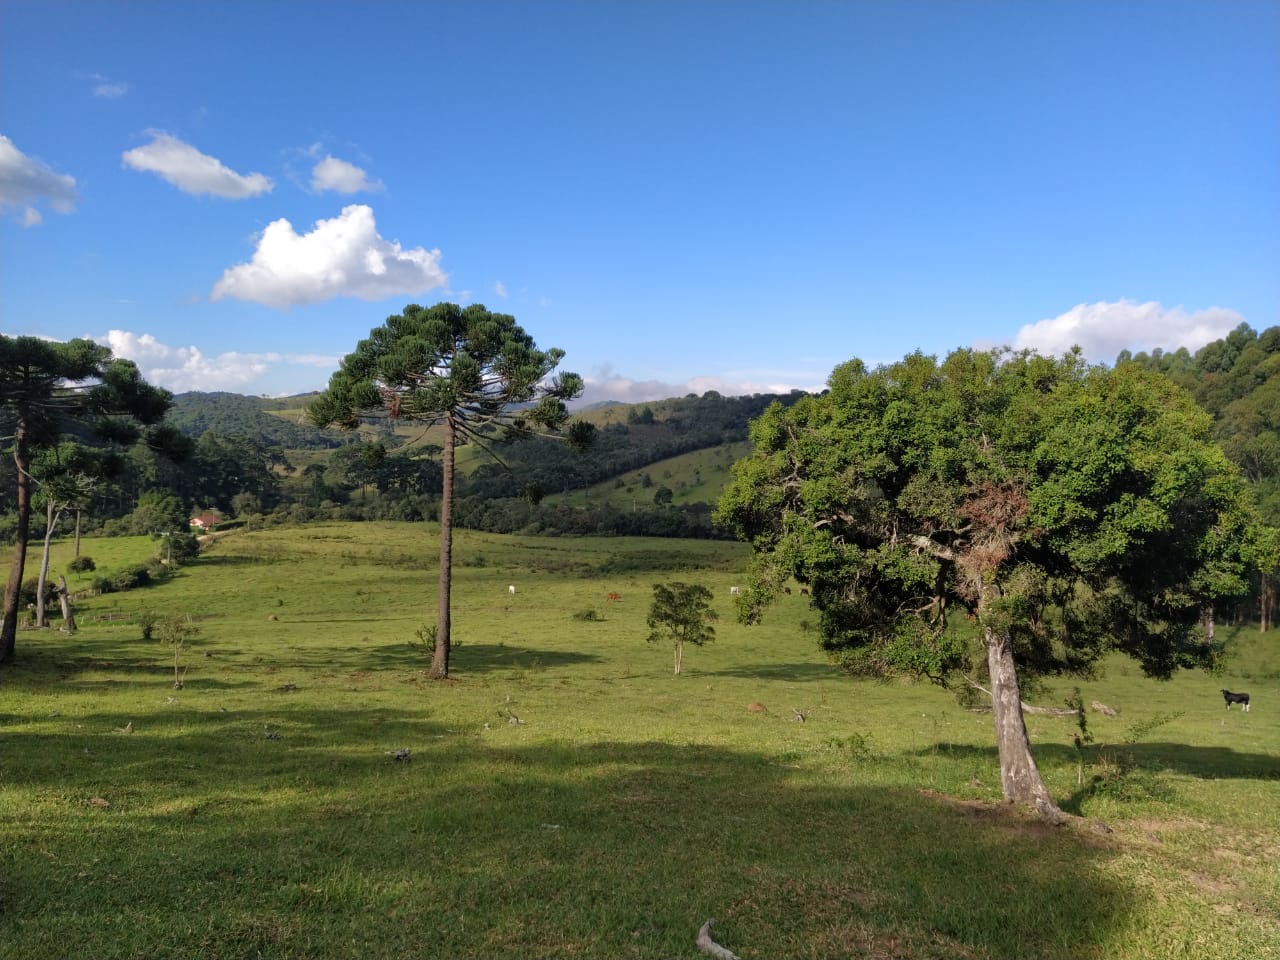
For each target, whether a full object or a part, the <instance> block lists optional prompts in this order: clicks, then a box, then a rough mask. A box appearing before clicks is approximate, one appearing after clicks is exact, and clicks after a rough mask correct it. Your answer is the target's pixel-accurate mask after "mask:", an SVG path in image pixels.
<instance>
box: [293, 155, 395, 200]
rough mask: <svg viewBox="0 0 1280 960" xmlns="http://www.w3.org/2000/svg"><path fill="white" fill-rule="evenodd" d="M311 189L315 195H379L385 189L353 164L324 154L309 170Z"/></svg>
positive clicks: (379, 182)
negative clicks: (326, 193) (330, 193)
mask: <svg viewBox="0 0 1280 960" xmlns="http://www.w3.org/2000/svg"><path fill="white" fill-rule="evenodd" d="M311 189H312V190H313V191H314V192H316V193H324V192H326V191H328V192H332V193H381V192H382V191H383V190H384V189H386V188H385V187H384V186H383V183H382V181H381V180H370V179H369V175H368V174H367V173H366V172H365V171H364V170H363V169H361V168H360V167H357V166H356V165H355V164H354V163H348V162H347V161H346V160H339V159H338V158H337V157H335V156H332V155H328V154H326V155H325V158H324V159H323V160H321V161H320V162H319V163H317V164H316V165H315V166H314V167H312V168H311Z"/></svg>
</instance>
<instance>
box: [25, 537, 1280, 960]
mask: <svg viewBox="0 0 1280 960" xmlns="http://www.w3.org/2000/svg"><path fill="white" fill-rule="evenodd" d="M435 534H436V528H435V527H433V526H431V525H424V524H332V525H314V526H305V527H299V528H293V529H273V530H266V531H258V532H238V533H235V534H231V535H228V536H225V537H223V538H221V539H219V540H217V541H216V542H214V543H213V544H212V545H211V546H210V547H209V548H208V550H207V551H206V553H205V555H204V557H203V558H202V559H201V560H200V561H199V562H197V563H195V564H192V565H191V566H188V567H186V568H184V569H182V570H181V571H179V572H178V573H177V575H175V576H174V577H173V578H172V579H170V580H168V581H167V582H165V583H163V584H160V585H156V586H153V587H150V588H145V589H139V590H135V591H130V592H128V593H121V594H107V595H102V596H97V597H93V598H91V599H85V600H82V601H80V602H79V604H78V608H77V613H78V617H79V621H80V628H81V629H80V632H79V633H78V634H77V635H75V636H74V637H69V636H66V635H63V634H60V633H58V632H56V631H40V632H37V631H34V630H24V631H22V632H20V633H19V637H18V644H19V645H18V659H17V663H16V664H15V665H14V666H13V667H12V668H9V669H7V670H6V671H5V672H4V674H3V675H2V677H0V683H2V684H3V685H2V686H0V722H2V724H3V727H2V730H0V732H2V734H3V742H2V743H0V750H2V753H0V763H2V767H0V769H2V771H3V781H2V782H0V898H2V904H0V909H2V911H3V912H2V914H0V956H2V957H4V958H5V960H26V958H32V960H38V958H94V960H108V958H126V957H127V958H170V957H172V958H239V957H254V958H259V957H261V958H311V957H315V958H329V957H333V958H360V960H378V958H403V957H414V958H430V957H440V958H507V957H510V958H535V957H547V958H552V957H584V958H614V957H633V958H674V957H695V956H699V955H700V954H698V953H697V951H696V949H695V947H694V943H693V940H694V936H695V934H696V932H697V929H698V927H699V926H700V925H701V924H702V923H703V922H704V921H705V920H707V919H708V918H710V917H715V918H717V927H716V938H717V939H718V940H719V941H720V942H721V943H723V944H724V945H725V946H727V947H729V948H730V949H732V950H733V951H734V952H736V953H738V954H740V955H741V956H742V957H744V958H748V960H771V958H772V960H780V958H802V957H814V958H827V957H876V958H926V957H928V958H953V957H965V958H1041V957H1042V958H1138V957H1149V958H1160V960H1172V958H1184V957H1185V958H1197V960H1198V958H1207V957H1212V958H1215V960H1226V958H1242V960H1243V958H1249V960H1259V958H1262V957H1269V956H1280V920H1278V919H1277V918H1278V917H1280V867H1278V866H1277V864H1280V643H1278V640H1280V634H1271V635H1269V636H1268V637H1260V636H1259V635H1258V634H1257V633H1256V631H1247V630H1242V631H1241V632H1240V633H1239V635H1238V638H1237V640H1236V643H1235V647H1236V656H1235V658H1234V659H1233V661H1232V663H1231V664H1230V666H1229V667H1228V669H1227V672H1226V674H1225V675H1224V676H1220V677H1214V676H1208V675H1204V674H1192V673H1188V674H1183V675H1180V676H1178V677H1176V678H1175V679H1174V680H1172V681H1170V682H1167V683H1157V682H1155V681H1149V680H1145V679H1143V678H1142V677H1141V675H1140V672H1139V671H1138V669H1137V667H1136V666H1134V665H1131V664H1128V663H1126V662H1124V661H1120V660H1116V661H1109V662H1108V663H1107V664H1106V669H1105V671H1104V672H1103V674H1102V675H1101V676H1100V677H1099V678H1097V679H1094V680H1090V681H1087V682H1084V683H1082V684H1081V689H1082V692H1083V696H1084V700H1085V702H1086V703H1089V702H1090V701H1092V700H1100V701H1102V702H1104V703H1107V704H1109V705H1111V706H1113V707H1115V708H1117V709H1118V710H1119V711H1120V712H1119V715H1118V716H1117V717H1115V718H1108V717H1104V716H1102V715H1101V714H1098V713H1090V714H1089V728H1090V731H1091V733H1092V734H1093V736H1094V737H1095V742H1094V743H1093V744H1092V745H1090V746H1089V747H1088V748H1087V750H1086V751H1085V753H1084V755H1083V758H1082V757H1081V756H1080V755H1079V754H1078V752H1077V750H1076V749H1075V748H1074V746H1073V745H1072V739H1071V738H1072V734H1073V733H1074V732H1075V727H1074V724H1073V722H1072V721H1071V720H1070V719H1058V718H1050V717H1043V716H1032V717H1030V718H1029V723H1030V727H1031V731H1032V736H1033V739H1034V741H1035V744H1036V751H1037V758H1038V760H1039V761H1040V763H1041V766H1042V768H1043V769H1044V771H1045V774H1046V778H1047V780H1048V782H1049V784H1050V786H1051V789H1052V790H1053V791H1054V793H1055V795H1056V796H1057V797H1058V798H1059V800H1060V802H1062V803H1063V804H1064V805H1066V806H1067V807H1068V808H1069V809H1071V810H1073V811H1074V812H1077V813H1081V814H1083V815H1084V816H1086V817H1089V818H1091V819H1101V820H1104V821H1105V822H1106V823H1107V824H1109V825H1110V827H1111V828H1112V831H1113V832H1111V833H1108V834H1103V833H1096V832H1092V831H1090V830H1075V829H1051V828H1047V827H1044V826H1042V825H1040V824H1039V823H1037V822H1035V821H1032V820H1029V819H1027V818H1025V817H1023V816H1020V815H1019V814H1017V813H1016V812H1015V811H1012V810H1010V809H1008V808H1006V807H1003V806H1002V805H1000V804H999V802H998V801H999V796H1000V789H999V782H1000V781H999V772H998V767H997V762H996V757H995V751H994V746H993V737H992V731H991V720H990V715H989V714H987V713H981V712H974V711H971V710H967V709H965V708H963V707H961V706H960V705H958V704H957V702H956V700H955V698H954V697H953V696H952V695H951V694H950V693H948V692H947V691H944V690H941V689H938V688H936V687H933V686H929V685H912V684H907V683H875V682H868V681H855V680H851V679H849V678H847V677H844V676H841V675H840V674H839V673H837V672H835V671H834V670H833V669H832V668H831V667H830V666H829V665H828V664H827V663H826V661H825V660H824V658H823V655H822V654H821V652H820V651H819V650H818V648H817V644H816V639H815V624H816V620H817V617H816V614H815V613H814V611H812V610H810V609H809V608H808V606H807V601H806V598H804V597H802V596H800V595H799V592H798V591H796V592H795V593H794V594H793V595H791V596H788V597H785V598H783V600H782V602H781V603H780V604H779V605H778V607H777V608H776V609H775V610H773V611H772V612H771V614H770V615H769V617H768V618H767V620H766V622H765V623H764V624H763V625H762V626H758V627H751V628H748V627H743V626H740V625H739V624H737V623H736V622H735V620H734V616H733V606H732V603H731V597H730V587H731V586H732V585H733V584H735V583H737V582H739V579H740V577H741V575H742V574H741V571H742V569H743V568H744V566H745V563H746V560H747V553H746V549H745V548H744V547H743V546H741V545H736V544H723V543H720V544H716V543H703V542H691V541H667V540H605V539H571V538H558V539H538V538H516V537H502V536H491V535H481V534H473V533H469V532H465V531H464V532H461V533H460V534H459V536H458V538H457V549H456V554H455V559H456V569H455V582H454V624H455V636H456V639H457V640H458V646H457V648H456V649H455V651H454V656H453V664H452V666H453V672H454V677H453V679H451V680H449V681H447V682H433V681H431V680H428V679H427V677H426V667H427V664H428V660H429V655H428V652H427V651H426V650H424V649H423V647H422V645H421V643H420V639H419V637H418V636H417V633H418V631H419V630H420V629H421V628H422V627H423V626H424V624H426V623H430V622H433V621H434V610H435V589H436V588H435V577H436V566H435V556H436V549H437V544H436V539H435ZM82 549H83V552H84V553H87V554H90V555H93V556H95V559H99V560H100V565H101V559H100V558H101V557H105V556H108V555H109V554H110V555H111V563H123V562H125V560H127V559H128V558H127V557H126V556H124V555H123V553H122V551H127V550H129V549H132V550H136V551H137V554H136V555H137V556H138V557H141V556H143V555H145V553H146V552H148V551H151V550H153V549H154V548H153V546H152V545H151V544H149V543H147V542H146V541H92V540H90V541H86V542H85V544H84V546H83V548H82ZM112 551H114V553H112ZM69 556H70V547H69V545H66V544H60V545H59V546H58V552H57V553H56V554H55V557H54V560H55V564H54V565H55V568H60V565H62V564H65V562H66V560H67V559H68V558H69ZM31 569H32V572H34V569H35V566H34V561H33V565H32V568H31ZM673 579H684V580H688V581H692V582H698V583H703V584H706V585H707V586H708V587H710V588H711V589H712V590H713V592H714V594H715V596H716V598H717V600H716V606H717V609H718V612H719V614H720V618H721V619H720V621H719V622H718V624H717V628H716V629H717V639H716V641H715V643H714V644H712V645H709V646H706V647H703V648H694V649H691V650H688V651H687V652H686V655H685V662H684V673H683V674H682V675H681V676H679V677H675V676H672V673H671V649H670V647H669V646H666V645H663V646H652V645H649V644H646V643H645V636H646V634H647V632H648V630H647V627H646V625H645V617H646V614H647V612H648V608H649V601H650V598H651V594H652V584H653V583H654V582H658V581H669V580H673ZM72 580H73V586H74V585H75V581H74V578H72ZM509 584H514V585H515V587H516V592H515V594H511V593H509V592H508V585H509ZM609 592H614V593H617V594H620V596H621V600H620V601H617V602H607V601H606V594H608V593H609ZM144 609H145V610H150V611H154V612H156V613H159V614H162V615H167V614H171V613H184V614H187V615H190V616H192V617H193V618H195V620H196V621H197V623H198V626H199V628H200V635H199V637H198V638H197V639H196V641H195V642H194V643H193V644H192V645H190V646H189V647H188V648H185V649H183V650H182V651H181V668H182V669H184V670H185V684H184V686H183V687H182V689H180V690H178V689H175V688H174V683H173V671H174V667H173V651H172V649H171V648H169V647H166V646H164V645H163V644H162V643H161V642H159V641H157V640H152V641H150V642H146V641H143V640H142V639H141V631H140V628H139V625H138V620H139V615H140V613H141V612H142V611H143V610H144ZM588 616H592V617H596V618H598V619H587V617H588ZM1071 686H1072V685H1071V684H1064V685H1060V686H1058V687H1054V688H1050V689H1049V690H1047V691H1044V692H1042V693H1040V694H1038V695H1037V698H1038V699H1039V700H1040V701H1041V702H1045V703H1050V704H1054V705H1060V704H1061V703H1062V701H1063V699H1064V698H1065V697H1066V696H1067V695H1068V694H1069V693H1070V690H1071ZM1221 687H1227V688H1230V689H1243V690H1248V691H1250V692H1251V693H1252V695H1253V698H1254V700H1253V710H1252V712H1251V713H1248V714H1245V713H1242V712H1241V711H1240V710H1239V709H1238V708H1237V709H1234V710H1232V711H1230V712H1227V711H1226V710H1225V709H1224V706H1223V701H1222V697H1221V695H1220V694H1219V692H1218V691H1219V688H1221ZM754 703H759V704H763V705H764V706H765V708H766V710H765V711H755V712H752V711H748V709H747V708H748V705H749V704H754ZM797 710H799V711H803V712H804V713H805V714H806V717H807V719H806V720H805V721H804V722H800V721H798V720H797V719H796V714H795V711H797ZM401 750H407V751H409V752H410V755H411V759H410V760H408V761H407V762H406V761H397V760H396V759H395V757H394V754H395V752H396V751H401ZM1082 759H1083V765H1082V764H1081V760H1082Z"/></svg>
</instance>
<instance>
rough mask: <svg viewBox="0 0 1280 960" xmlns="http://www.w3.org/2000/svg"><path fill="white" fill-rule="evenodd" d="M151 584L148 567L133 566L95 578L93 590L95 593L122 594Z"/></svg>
mask: <svg viewBox="0 0 1280 960" xmlns="http://www.w3.org/2000/svg"><path fill="white" fill-rule="evenodd" d="M152 582H153V577H152V571H151V568H150V567H147V566H142V565H134V566H129V567H125V568H124V569H122V570H116V571H113V572H112V573H111V574H109V575H104V576H101V577H95V578H94V580H93V589H94V591H95V592H97V593H122V592H124V591H125V590H136V589H137V588H138V587H147V586H150V585H151V584H152Z"/></svg>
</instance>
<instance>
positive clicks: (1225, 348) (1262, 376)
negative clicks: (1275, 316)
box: [1117, 323, 1280, 629]
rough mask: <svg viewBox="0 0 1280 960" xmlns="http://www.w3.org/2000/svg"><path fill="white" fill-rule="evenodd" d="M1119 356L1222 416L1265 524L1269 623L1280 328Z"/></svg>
mask: <svg viewBox="0 0 1280 960" xmlns="http://www.w3.org/2000/svg"><path fill="white" fill-rule="evenodd" d="M1117 362H1119V363H1124V362H1132V363H1140V364H1142V365H1143V366H1146V367H1150V368H1152V369H1155V370H1160V371H1162V372H1163V373H1164V374H1165V375H1167V376H1168V377H1169V378H1170V379H1172V380H1173V381H1174V382H1175V383H1178V384H1179V385H1180V386H1182V387H1183V388H1185V389H1186V390H1187V391H1189V392H1190V393H1191V395H1192V396H1194V397H1195V398H1196V400H1197V401H1199V403H1200V405H1201V406H1202V407H1204V409H1205V410H1207V411H1208V412H1209V413H1210V414H1211V415H1212V416H1213V419H1214V432H1215V434H1216V436H1217V440H1218V443H1219V444H1220V445H1221V446H1222V449H1223V451H1224V452H1225V453H1226V454H1227V456H1228V457H1230V458H1231V459H1232V460H1233V461H1234V462H1235V463H1236V464H1237V465H1238V466H1239V467H1240V469H1241V471H1242V472H1243V473H1244V475H1245V477H1246V478H1247V479H1248V481H1249V488H1250V490H1251V491H1252V493H1253V498H1254V502H1255V503H1256V505H1257V508H1258V516H1259V518H1260V519H1261V520H1262V523H1263V525H1264V526H1263V529H1262V530H1261V531H1260V532H1259V537H1258V539H1257V542H1256V543H1255V544H1254V551H1255V556H1254V563H1255V564H1256V566H1257V567H1258V570H1259V572H1260V575H1261V576H1260V580H1259V582H1258V584H1257V595H1256V596H1255V597H1254V598H1253V602H1254V603H1255V605H1256V609H1257V610H1258V612H1259V614H1260V616H1261V620H1262V623H1263V626H1264V629H1265V628H1266V626H1267V625H1268V624H1269V623H1270V622H1273V621H1274V618H1275V616H1276V614H1277V612H1280V602H1278V601H1280V597H1278V596H1277V581H1280V326H1276V327H1270V328H1268V329H1266V330H1264V331H1262V333H1256V332H1254V330H1253V329H1252V328H1251V327H1249V325H1248V324H1243V323H1242V324H1240V326H1238V327H1236V329H1235V330H1233V331H1231V333H1230V334H1228V335H1227V336H1226V337H1224V338H1222V339H1221V340H1215V341H1213V343H1209V344H1206V345H1205V346H1203V347H1201V348H1200V349H1199V350H1197V351H1196V352H1195V353H1194V354H1193V353H1191V352H1190V351H1188V350H1186V349H1182V350H1176V351H1173V352H1171V353H1164V352H1162V351H1160V350H1155V351H1153V352H1152V353H1150V354H1147V353H1139V354H1137V355H1133V354H1130V353H1129V352H1128V351H1125V352H1123V353H1121V354H1120V356H1119V358H1118V360H1117Z"/></svg>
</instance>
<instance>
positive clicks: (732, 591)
mask: <svg viewBox="0 0 1280 960" xmlns="http://www.w3.org/2000/svg"><path fill="white" fill-rule="evenodd" d="M729 592H730V593H731V594H733V595H734V596H735V597H736V596H737V595H738V594H739V593H741V592H742V591H741V590H739V589H738V588H737V587H730V588H729Z"/></svg>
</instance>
